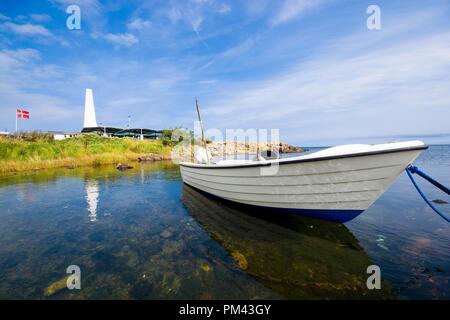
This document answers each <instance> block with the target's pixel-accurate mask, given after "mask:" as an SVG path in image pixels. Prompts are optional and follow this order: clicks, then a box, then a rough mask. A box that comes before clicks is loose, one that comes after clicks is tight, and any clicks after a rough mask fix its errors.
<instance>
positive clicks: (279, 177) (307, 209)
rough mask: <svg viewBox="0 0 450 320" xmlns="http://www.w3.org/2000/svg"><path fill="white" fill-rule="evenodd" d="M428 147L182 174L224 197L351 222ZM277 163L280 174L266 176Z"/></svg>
mask: <svg viewBox="0 0 450 320" xmlns="http://www.w3.org/2000/svg"><path fill="white" fill-rule="evenodd" d="M425 148H426V145H425V144H423V143H422V142H420V141H411V142H404V143H391V144H384V145H376V146H368V145H350V146H341V147H335V148H330V149H326V150H323V151H320V152H316V153H313V154H309V155H305V156H299V157H293V158H285V159H278V160H268V161H223V162H222V163H221V162H219V163H217V164H196V163H181V164H180V168H181V169H180V170H181V175H182V178H183V181H184V182H185V183H186V184H188V185H190V186H192V187H194V188H196V189H199V190H201V191H204V192H207V193H209V194H212V195H214V196H217V197H219V198H223V199H226V200H229V201H233V202H237V203H241V204H247V205H254V206H261V207H267V208H274V209H288V210H293V211H294V212H295V210H298V213H300V214H306V215H312V216H315V214H314V213H315V211H316V213H318V214H317V215H316V216H318V217H322V218H324V219H328V220H335V221H347V220H349V218H350V219H351V218H353V217H354V216H356V215H357V214H359V213H360V212H362V211H364V210H366V209H367V208H368V207H369V206H370V205H371V204H372V203H373V202H375V200H376V199H378V197H380V195H381V194H383V193H384V192H385V191H386V190H387V189H388V188H389V186H390V185H391V184H392V183H393V182H394V180H395V179H396V178H397V177H398V176H399V175H400V174H401V173H402V172H403V170H404V169H405V168H406V167H407V166H408V165H409V164H410V163H412V162H413V161H414V159H416V157H417V156H418V155H419V154H420V152H421V151H422V150H423V149H425ZM277 164H279V165H278V171H277V172H276V174H274V175H262V174H261V168H267V167H268V165H272V166H273V165H277ZM324 212H325V214H324ZM343 213H345V214H343Z"/></svg>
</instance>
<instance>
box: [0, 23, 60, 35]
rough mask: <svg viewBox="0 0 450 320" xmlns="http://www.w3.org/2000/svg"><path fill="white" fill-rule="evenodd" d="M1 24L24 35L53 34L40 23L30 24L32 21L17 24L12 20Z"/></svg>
mask: <svg viewBox="0 0 450 320" xmlns="http://www.w3.org/2000/svg"><path fill="white" fill-rule="evenodd" d="M1 26H2V27H3V28H5V29H7V30H10V31H12V32H14V33H16V34H20V35H24V36H44V37H51V36H52V33H51V32H50V31H49V30H48V29H47V28H45V27H44V26H41V25H39V24H30V23H26V24H16V23H12V22H5V23H3V24H2V25H1Z"/></svg>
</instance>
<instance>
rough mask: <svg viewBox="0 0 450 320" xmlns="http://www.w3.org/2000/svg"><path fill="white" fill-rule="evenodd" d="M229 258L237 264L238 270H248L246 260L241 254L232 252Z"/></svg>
mask: <svg viewBox="0 0 450 320" xmlns="http://www.w3.org/2000/svg"><path fill="white" fill-rule="evenodd" d="M231 256H232V257H233V259H234V261H236V262H237V264H238V265H239V268H241V269H242V270H246V269H247V268H248V262H247V259H246V258H245V256H244V255H243V254H242V253H240V252H237V251H234V252H232V253H231Z"/></svg>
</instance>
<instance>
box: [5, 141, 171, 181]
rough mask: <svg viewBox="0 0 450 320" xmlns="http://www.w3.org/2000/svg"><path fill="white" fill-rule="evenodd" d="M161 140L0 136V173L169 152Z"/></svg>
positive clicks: (93, 163) (95, 162) (97, 163)
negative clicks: (55, 139) (59, 139)
mask: <svg viewBox="0 0 450 320" xmlns="http://www.w3.org/2000/svg"><path fill="white" fill-rule="evenodd" d="M170 151H171V147H170V146H169V145H166V144H164V143H163V141H161V140H145V141H138V140H136V139H132V138H104V137H100V136H97V135H93V134H87V135H82V136H79V137H75V138H70V139H66V140H61V141H54V140H53V139H52V138H51V137H49V136H46V135H44V134H41V135H39V134H32V135H27V136H19V137H15V138H11V137H0V173H8V172H19V171H27V170H34V169H37V168H38V169H44V168H56V167H64V166H85V165H94V166H98V165H103V164H113V163H118V162H124V161H135V160H137V159H138V157H139V156H140V155H143V154H146V153H157V154H164V155H168V154H170Z"/></svg>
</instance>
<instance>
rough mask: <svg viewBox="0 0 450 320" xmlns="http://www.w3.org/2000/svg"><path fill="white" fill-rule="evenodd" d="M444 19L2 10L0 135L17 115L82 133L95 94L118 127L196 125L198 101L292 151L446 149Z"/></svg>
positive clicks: (156, 9)
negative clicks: (346, 146) (393, 146)
mask: <svg viewBox="0 0 450 320" xmlns="http://www.w3.org/2000/svg"><path fill="white" fill-rule="evenodd" d="M71 4H77V5H79V6H80V9H81V29H80V30H69V29H67V27H66V19H67V17H68V16H69V15H68V14H67V13H66V8H67V7H68V6H69V5H71ZM370 4H376V5H378V6H379V7H380V8H381V30H369V29H368V28H367V26H366V20H367V18H368V14H367V13H366V9H367V7H368V6H369V5H370ZM449 16H450V2H448V1H444V0H441V1H411V0H410V1H406V0H402V1H399V0H397V1H396V0H390V1H364V0H355V1H352V0H342V1H339V0H315V1H312V0H278V1H275V0H274V1H268V0H246V1H230V0H184V1H171V0H165V1H133V0H131V1H125V0H113V1H98V0H80V1H76V0H50V1H37V0H35V1H31V0H20V1H8V0H0V112H1V113H0V130H4V129H8V130H14V117H15V109H16V108H18V107H22V108H24V109H27V110H29V111H30V112H31V119H30V120H29V121H26V120H24V121H22V122H21V124H20V125H21V127H22V128H23V129H27V130H31V129H41V130H65V131H72V130H80V129H81V127H82V120H83V108H84V90H85V88H87V87H89V88H93V90H94V100H95V105H96V111H97V121H98V122H101V123H103V124H105V125H111V126H124V125H125V124H126V123H127V116H128V115H131V117H132V126H134V127H147V128H165V127H175V126H180V125H181V126H183V127H187V128H192V127H193V121H194V120H195V117H196V114H195V108H194V97H195V96H197V97H198V98H199V101H200V105H201V107H202V111H203V117H204V122H205V126H206V127H209V128H219V129H222V130H224V129H226V128H243V129H248V128H256V129H257V128H267V129H270V128H279V129H280V137H281V140H283V141H286V142H289V143H293V144H299V145H334V144H341V143H353V142H369V143H375V142H385V141H389V140H393V139H400V140H404V139H414V138H417V137H418V138H421V139H422V140H424V141H425V142H428V143H450V125H449V122H450V121H449V120H450V20H449V19H448V17H449Z"/></svg>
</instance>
